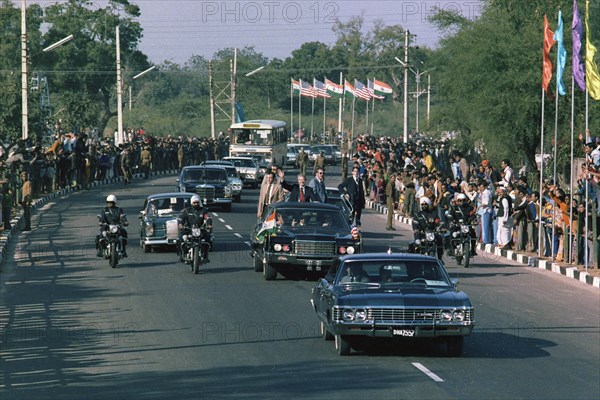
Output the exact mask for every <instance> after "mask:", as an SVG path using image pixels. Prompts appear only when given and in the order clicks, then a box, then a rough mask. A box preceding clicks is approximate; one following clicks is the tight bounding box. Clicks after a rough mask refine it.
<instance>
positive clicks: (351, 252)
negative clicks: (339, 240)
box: [346, 246, 355, 254]
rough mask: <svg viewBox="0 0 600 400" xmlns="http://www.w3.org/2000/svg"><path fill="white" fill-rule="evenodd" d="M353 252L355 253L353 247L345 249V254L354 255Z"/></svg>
mask: <svg viewBox="0 0 600 400" xmlns="http://www.w3.org/2000/svg"><path fill="white" fill-rule="evenodd" d="M354 251H355V250H354V247H352V246H348V247H347V248H346V253H348V254H354Z"/></svg>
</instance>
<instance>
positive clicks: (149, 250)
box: [142, 244, 152, 253]
mask: <svg viewBox="0 0 600 400" xmlns="http://www.w3.org/2000/svg"><path fill="white" fill-rule="evenodd" d="M142 247H143V248H144V253H150V252H151V251H152V246H150V245H149V244H144V245H142Z"/></svg>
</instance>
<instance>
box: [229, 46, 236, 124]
mask: <svg viewBox="0 0 600 400" xmlns="http://www.w3.org/2000/svg"><path fill="white" fill-rule="evenodd" d="M229 70H230V73H231V124H232V125H233V124H235V122H236V121H235V115H236V113H235V112H236V109H235V105H236V100H237V99H236V96H237V47H236V48H235V49H234V50H233V66H232V67H230V69H229Z"/></svg>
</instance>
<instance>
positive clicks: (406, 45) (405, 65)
mask: <svg viewBox="0 0 600 400" xmlns="http://www.w3.org/2000/svg"><path fill="white" fill-rule="evenodd" d="M409 35H410V32H409V31H408V29H407V30H406V31H405V32H404V130H403V132H404V143H408V41H409Z"/></svg>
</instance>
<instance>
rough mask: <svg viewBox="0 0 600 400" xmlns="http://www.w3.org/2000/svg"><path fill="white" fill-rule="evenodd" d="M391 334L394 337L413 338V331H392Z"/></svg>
mask: <svg viewBox="0 0 600 400" xmlns="http://www.w3.org/2000/svg"><path fill="white" fill-rule="evenodd" d="M392 333H393V334H394V336H407V337H413V336H415V331H414V329H394V330H393V332H392Z"/></svg>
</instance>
